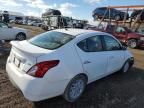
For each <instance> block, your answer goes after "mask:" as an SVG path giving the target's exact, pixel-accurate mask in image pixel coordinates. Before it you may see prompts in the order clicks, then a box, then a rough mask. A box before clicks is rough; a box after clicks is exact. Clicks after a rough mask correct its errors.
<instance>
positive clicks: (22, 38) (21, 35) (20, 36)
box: [17, 34, 25, 40]
mask: <svg viewBox="0 0 144 108" xmlns="http://www.w3.org/2000/svg"><path fill="white" fill-rule="evenodd" d="M17 39H18V40H24V39H25V36H24V35H23V34H19V35H18V36H17Z"/></svg>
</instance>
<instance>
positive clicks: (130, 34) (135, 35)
mask: <svg viewBox="0 0 144 108" xmlns="http://www.w3.org/2000/svg"><path fill="white" fill-rule="evenodd" d="M128 35H129V36H130V37H136V38H140V37H144V35H143V34H140V33H136V32H132V33H129V34H128Z"/></svg>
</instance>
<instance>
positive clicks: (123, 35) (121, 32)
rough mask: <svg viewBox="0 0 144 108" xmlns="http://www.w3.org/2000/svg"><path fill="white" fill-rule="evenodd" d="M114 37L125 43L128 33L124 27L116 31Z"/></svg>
mask: <svg viewBox="0 0 144 108" xmlns="http://www.w3.org/2000/svg"><path fill="white" fill-rule="evenodd" d="M114 35H115V37H116V38H117V39H119V40H120V41H122V42H125V40H126V38H127V32H126V30H125V28H123V27H117V28H116V29H115V33H114Z"/></svg>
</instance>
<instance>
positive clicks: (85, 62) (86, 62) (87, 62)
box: [83, 61, 91, 64]
mask: <svg viewBox="0 0 144 108" xmlns="http://www.w3.org/2000/svg"><path fill="white" fill-rule="evenodd" d="M89 63H91V62H90V61H84V63H83V64H89Z"/></svg>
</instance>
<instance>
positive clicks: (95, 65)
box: [6, 29, 134, 102]
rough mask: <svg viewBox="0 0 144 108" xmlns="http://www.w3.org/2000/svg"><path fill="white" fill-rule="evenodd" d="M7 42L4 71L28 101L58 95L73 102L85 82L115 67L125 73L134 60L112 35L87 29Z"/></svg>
mask: <svg viewBox="0 0 144 108" xmlns="http://www.w3.org/2000/svg"><path fill="white" fill-rule="evenodd" d="M11 44H12V49H11V53H10V55H9V57H8V60H7V64H6V71H7V73H8V76H9V79H10V81H11V82H12V83H13V85H14V86H16V87H17V88H19V89H20V90H21V91H22V93H23V95H24V96H25V98H27V99H28V100H31V101H40V100H44V99H48V98H52V97H55V96H59V95H62V96H63V97H64V98H65V99H66V100H67V101H68V102H74V101H76V100H77V99H78V98H79V97H80V96H81V95H82V93H83V91H84V89H85V87H86V85H87V84H89V83H91V82H93V81H95V80H98V79H100V78H102V77H105V76H107V75H109V74H112V73H114V72H117V71H119V70H121V72H127V71H128V70H129V68H130V67H131V66H132V65H133V63H134V58H133V55H132V54H131V53H130V52H129V51H128V50H127V49H126V48H125V47H123V46H122V44H121V43H120V42H119V41H118V40H117V39H116V38H115V37H113V36H112V35H110V34H107V33H103V32H96V31H91V30H82V29H57V30H53V31H49V32H46V33H43V34H40V35H38V36H36V37H34V38H31V39H30V40H26V41H21V42H17V41H12V42H11Z"/></svg>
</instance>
